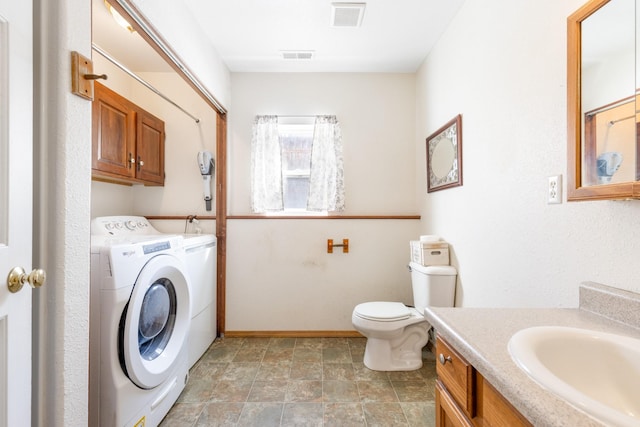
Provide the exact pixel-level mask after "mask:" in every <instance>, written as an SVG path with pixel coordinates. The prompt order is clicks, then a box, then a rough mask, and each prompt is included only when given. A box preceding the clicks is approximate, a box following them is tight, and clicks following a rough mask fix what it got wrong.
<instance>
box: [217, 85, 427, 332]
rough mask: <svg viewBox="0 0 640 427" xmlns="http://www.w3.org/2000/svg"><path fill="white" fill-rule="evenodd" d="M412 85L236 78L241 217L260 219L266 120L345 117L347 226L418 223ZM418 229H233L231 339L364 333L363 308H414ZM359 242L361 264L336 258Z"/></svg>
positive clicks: (232, 225)
mask: <svg viewBox="0 0 640 427" xmlns="http://www.w3.org/2000/svg"><path fill="white" fill-rule="evenodd" d="M414 82H415V78H414V76H413V75H412V74H337V73H336V74H277V73H273V74H268V73H261V74H248V73H234V74H232V76H231V84H232V87H233V91H232V103H231V111H232V112H231V113H230V114H229V174H230V175H229V176H230V179H229V210H230V214H231V215H240V214H249V213H250V208H249V200H250V197H249V195H250V193H249V191H250V189H249V176H250V144H251V125H252V123H253V119H254V116H255V115H256V114H279V115H315V114H335V115H336V116H337V117H338V120H339V121H340V124H341V129H342V137H343V147H344V168H345V186H346V191H345V193H346V205H347V208H346V209H347V210H346V212H345V214H354V215H376V214H378V215H379V214H386V215H390V214H403V215H407V214H415V212H416V202H415V194H414V180H415V162H414V151H413V140H414V131H413V129H414V108H415V107H414V105H415V97H414V92H415V84H414ZM417 227H418V221H417V220H392V221H387V220H234V219H230V220H229V225H228V244H227V324H226V327H227V330H228V331H239V330H243V331H246V330H249V331H251V330H285V331H292V330H352V329H353V326H352V325H351V312H352V310H353V307H354V306H355V305H356V304H358V303H360V302H365V301H370V300H397V301H404V302H407V303H411V282H410V278H409V273H408V272H407V269H406V265H407V262H408V257H409V240H410V239H412V238H416V237H417V229H418V228H417ZM343 238H348V239H350V240H349V243H350V245H351V249H350V253H349V254H342V253H340V251H339V250H337V251H336V253H334V254H331V255H330V254H327V253H326V241H327V239H334V240H338V241H341V240H342V239H343Z"/></svg>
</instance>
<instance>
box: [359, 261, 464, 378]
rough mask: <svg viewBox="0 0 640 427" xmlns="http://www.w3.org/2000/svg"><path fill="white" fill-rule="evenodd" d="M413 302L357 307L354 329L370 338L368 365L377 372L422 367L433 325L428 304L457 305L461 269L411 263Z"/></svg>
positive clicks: (367, 348)
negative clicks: (458, 273) (428, 318)
mask: <svg viewBox="0 0 640 427" xmlns="http://www.w3.org/2000/svg"><path fill="white" fill-rule="evenodd" d="M409 267H410V270H411V285H412V287H413V304H414V306H415V308H412V307H407V306H405V305H404V304H403V303H401V302H386V301H384V302H383V301H376V302H365V303H362V304H358V305H357V306H356V307H355V308H354V309H353V314H352V316H351V321H352V323H353V326H354V328H356V330H358V332H360V333H361V334H362V335H364V336H365V337H367V346H366V348H365V351H364V364H365V366H366V367H367V368H369V369H372V370H374V371H413V370H415V369H419V368H420V367H422V347H424V346H425V345H426V344H427V341H428V340H429V335H428V332H429V329H430V328H431V325H429V323H428V322H427V320H426V319H425V318H424V316H423V313H424V308H425V307H426V306H435V307H453V303H454V296H455V288H456V275H457V271H456V269H455V268H454V267H451V266H449V265H432V266H428V267H425V266H423V265H421V264H417V263H415V262H411V263H410V264H409Z"/></svg>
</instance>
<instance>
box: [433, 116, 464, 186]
mask: <svg viewBox="0 0 640 427" xmlns="http://www.w3.org/2000/svg"><path fill="white" fill-rule="evenodd" d="M460 185H462V116H461V115H460V114H458V115H457V116H456V117H454V118H453V119H451V120H450V121H449V122H447V123H446V124H445V125H444V126H442V127H441V128H440V129H438V130H437V131H435V132H434V133H432V134H431V135H430V136H429V137H428V138H427V193H431V192H433V191H437V190H444V189H446V188H451V187H458V186H460Z"/></svg>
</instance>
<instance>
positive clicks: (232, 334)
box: [224, 331, 363, 338]
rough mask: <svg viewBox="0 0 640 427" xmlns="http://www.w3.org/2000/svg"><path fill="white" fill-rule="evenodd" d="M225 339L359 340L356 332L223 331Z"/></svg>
mask: <svg viewBox="0 0 640 427" xmlns="http://www.w3.org/2000/svg"><path fill="white" fill-rule="evenodd" d="M224 336H225V337H227V338H361V337H363V335H362V334H360V332H358V331H225V333H224Z"/></svg>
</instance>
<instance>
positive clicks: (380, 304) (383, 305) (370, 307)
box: [355, 301, 411, 322]
mask: <svg viewBox="0 0 640 427" xmlns="http://www.w3.org/2000/svg"><path fill="white" fill-rule="evenodd" d="M355 312H356V314H357V315H358V316H359V317H361V318H363V319H367V320H377V321H381V322H392V321H395V320H404V319H408V318H409V317H411V311H410V310H409V307H407V306H406V305H404V304H403V303H401V302H387V301H375V302H365V303H362V304H358V305H357V306H356V308H355Z"/></svg>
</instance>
